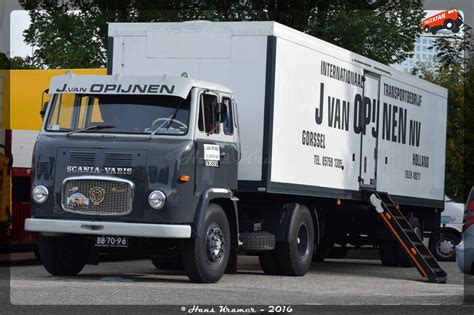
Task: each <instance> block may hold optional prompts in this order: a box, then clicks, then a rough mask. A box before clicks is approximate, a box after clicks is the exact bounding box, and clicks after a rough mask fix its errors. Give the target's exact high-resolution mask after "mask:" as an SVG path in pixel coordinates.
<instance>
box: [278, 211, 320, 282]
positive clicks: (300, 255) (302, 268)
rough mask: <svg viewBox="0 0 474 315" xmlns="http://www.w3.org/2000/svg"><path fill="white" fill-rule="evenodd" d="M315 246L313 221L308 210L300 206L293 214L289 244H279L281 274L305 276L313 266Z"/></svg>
mask: <svg viewBox="0 0 474 315" xmlns="http://www.w3.org/2000/svg"><path fill="white" fill-rule="evenodd" d="M313 246H314V227H313V219H312V217H311V213H310V212H309V210H308V208H306V207H305V206H302V205H299V206H297V207H296V209H295V210H294V212H293V218H292V219H291V220H290V227H289V231H288V235H287V242H284V243H281V244H278V246H277V253H278V264H279V267H280V272H281V274H283V275H288V276H303V275H304V274H306V272H307V271H308V270H309V268H310V266H311V259H312V256H313Z"/></svg>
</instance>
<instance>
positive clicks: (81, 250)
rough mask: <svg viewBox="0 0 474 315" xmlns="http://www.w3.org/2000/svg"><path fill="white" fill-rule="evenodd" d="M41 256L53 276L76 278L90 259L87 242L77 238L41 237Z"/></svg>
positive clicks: (45, 266)
mask: <svg viewBox="0 0 474 315" xmlns="http://www.w3.org/2000/svg"><path fill="white" fill-rule="evenodd" d="M39 254H40V257H41V262H42V263H43V266H44V268H45V269H46V271H48V272H49V273H50V274H52V275H53V276H75V275H77V274H78V273H79V272H81V270H82V269H83V268H84V266H85V265H86V262H87V259H88V257H89V247H88V246H87V242H86V241H85V240H83V239H81V238H80V237H77V236H43V235H42V236H40V239H39Z"/></svg>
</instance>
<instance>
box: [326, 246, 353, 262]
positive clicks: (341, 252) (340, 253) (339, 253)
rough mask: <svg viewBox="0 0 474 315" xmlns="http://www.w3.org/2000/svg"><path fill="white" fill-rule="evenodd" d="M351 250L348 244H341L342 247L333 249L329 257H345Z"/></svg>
mask: <svg viewBox="0 0 474 315" xmlns="http://www.w3.org/2000/svg"><path fill="white" fill-rule="evenodd" d="M348 251H349V248H347V246H345V245H344V246H340V247H335V246H333V248H332V249H331V251H330V252H329V255H328V258H334V259H344V258H346V256H347V252H348Z"/></svg>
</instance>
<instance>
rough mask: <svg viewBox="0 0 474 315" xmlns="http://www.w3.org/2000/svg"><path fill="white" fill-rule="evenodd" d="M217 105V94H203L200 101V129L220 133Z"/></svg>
mask: <svg viewBox="0 0 474 315" xmlns="http://www.w3.org/2000/svg"><path fill="white" fill-rule="evenodd" d="M217 106H218V99H217V95H213V94H204V93H203V94H201V97H200V101H199V121H198V128H199V131H202V132H205V133H219V121H218V117H217V114H218V113H217Z"/></svg>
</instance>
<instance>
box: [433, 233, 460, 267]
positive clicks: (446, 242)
mask: <svg viewBox="0 0 474 315" xmlns="http://www.w3.org/2000/svg"><path fill="white" fill-rule="evenodd" d="M459 242H461V238H460V237H459V236H457V235H455V234H453V233H449V232H444V233H436V234H435V235H434V236H433V237H432V238H431V240H430V251H431V253H432V254H433V256H435V257H436V259H437V260H439V261H454V260H455V257H456V245H458V244H459Z"/></svg>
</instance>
